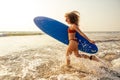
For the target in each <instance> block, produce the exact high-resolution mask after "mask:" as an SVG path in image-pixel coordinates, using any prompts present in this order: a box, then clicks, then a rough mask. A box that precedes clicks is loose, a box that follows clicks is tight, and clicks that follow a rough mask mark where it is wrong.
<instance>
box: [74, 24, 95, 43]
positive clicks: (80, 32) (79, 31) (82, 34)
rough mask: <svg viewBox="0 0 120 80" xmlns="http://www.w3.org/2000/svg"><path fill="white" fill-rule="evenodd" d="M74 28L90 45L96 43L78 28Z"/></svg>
mask: <svg viewBox="0 0 120 80" xmlns="http://www.w3.org/2000/svg"><path fill="white" fill-rule="evenodd" d="M73 28H74V29H75V30H76V31H77V32H78V33H79V34H80V35H81V36H83V37H84V38H85V39H87V40H88V41H89V42H90V43H94V41H92V40H90V39H89V38H88V37H87V36H86V35H85V34H84V33H83V32H82V31H81V30H80V29H79V28H78V27H77V26H73Z"/></svg>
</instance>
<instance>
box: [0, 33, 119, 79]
mask: <svg viewBox="0 0 120 80" xmlns="http://www.w3.org/2000/svg"><path fill="white" fill-rule="evenodd" d="M85 34H86V35H87V36H88V37H89V38H90V39H92V40H95V42H96V45H97V46H98V49H99V51H98V53H96V54H95V55H96V56H97V57H98V58H99V59H100V60H101V62H96V61H92V60H89V59H84V58H76V57H75V56H74V54H72V55H71V57H70V58H71V67H67V66H66V65H65V53H66V48H67V45H64V44H62V43H61V42H58V41H57V40H55V39H53V38H51V37H49V36H48V35H46V34H43V35H32V36H19V35H18V36H1V37H0V45H2V46H1V47H0V54H2V55H1V56H0V80H120V36H119V35H120V32H85ZM80 53H83V52H81V51H80ZM84 54H86V53H84ZM87 55H89V54H87Z"/></svg>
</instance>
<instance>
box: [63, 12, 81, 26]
mask: <svg viewBox="0 0 120 80" xmlns="http://www.w3.org/2000/svg"><path fill="white" fill-rule="evenodd" d="M65 17H68V18H69V20H70V23H72V24H76V25H79V17H80V13H79V12H78V11H72V12H69V13H66V14H65Z"/></svg>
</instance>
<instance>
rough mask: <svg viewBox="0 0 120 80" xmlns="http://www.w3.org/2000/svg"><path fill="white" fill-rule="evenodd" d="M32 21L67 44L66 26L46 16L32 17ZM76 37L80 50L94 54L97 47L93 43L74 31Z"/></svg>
mask: <svg viewBox="0 0 120 80" xmlns="http://www.w3.org/2000/svg"><path fill="white" fill-rule="evenodd" d="M34 22H35V24H36V26H37V27H38V28H39V29H41V30H42V31H43V32H45V33H46V34H48V35H49V36H51V37H53V38H55V39H56V40H58V41H60V42H62V43H64V44H68V43H69V41H68V32H67V30H68V26H67V25H65V24H63V23H61V22H59V21H57V20H55V19H51V18H48V17H44V16H38V17H35V18H34ZM76 37H77V39H78V41H79V45H78V48H79V50H80V51H83V52H86V53H90V54H95V53H97V51H98V48H97V46H96V45H95V44H92V43H90V42H89V41H88V40H86V39H85V38H84V37H82V36H81V35H80V34H79V33H76Z"/></svg>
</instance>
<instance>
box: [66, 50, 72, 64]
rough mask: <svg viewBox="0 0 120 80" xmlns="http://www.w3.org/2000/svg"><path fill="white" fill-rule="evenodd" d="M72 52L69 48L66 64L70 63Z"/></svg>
mask: <svg viewBox="0 0 120 80" xmlns="http://www.w3.org/2000/svg"><path fill="white" fill-rule="evenodd" d="M71 54H72V51H71V50H69V48H68V49H67V52H66V65H70V55H71Z"/></svg>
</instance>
